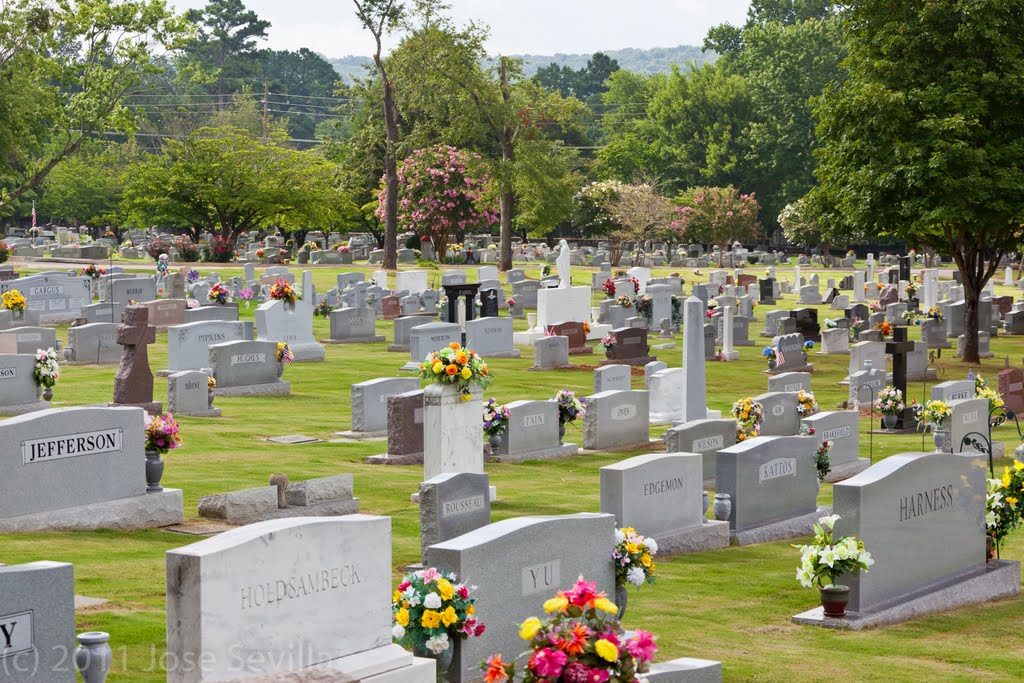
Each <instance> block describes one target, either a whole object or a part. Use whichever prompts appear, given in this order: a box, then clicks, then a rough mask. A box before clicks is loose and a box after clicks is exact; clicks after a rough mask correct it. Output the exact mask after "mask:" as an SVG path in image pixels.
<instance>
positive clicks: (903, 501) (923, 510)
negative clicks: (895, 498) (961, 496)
mask: <svg viewBox="0 0 1024 683" xmlns="http://www.w3.org/2000/svg"><path fill="white" fill-rule="evenodd" d="M952 505H953V485H952V484H946V485H945V486H937V487H935V488H933V489H931V490H928V491H918V492H917V493H912V494H910V495H909V496H903V497H902V498H900V521H901V522H906V521H907V520H909V519H913V518H915V517H921V516H923V515H927V514H928V513H929V512H938V511H939V510H945V509H946V508H949V507H952Z"/></svg>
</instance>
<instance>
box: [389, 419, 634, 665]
mask: <svg viewBox="0 0 1024 683" xmlns="http://www.w3.org/2000/svg"><path fill="white" fill-rule="evenodd" d="M476 408H477V411H476V412H477V413H479V406H476ZM477 417H478V421H479V415H478V416H477ZM477 429H478V430H479V425H478V426H477ZM614 527H615V520H614V518H613V517H612V516H611V515H604V514H594V513H585V512H583V513H578V514H574V515H562V516H553V517H515V518H512V519H505V520H502V521H500V522H494V523H493V524H488V525H487V526H484V527H481V528H479V529H476V530H474V531H470V532H469V533H466V534H463V535H462V536H457V537H456V538H452V539H450V540H447V541H443V542H441V543H438V544H436V545H432V546H430V547H428V548H427V551H426V554H425V557H424V564H426V565H427V566H431V567H444V568H446V569H450V570H452V571H454V572H455V573H456V574H458V576H459V577H460V578H461V577H465V578H466V580H467V581H472V582H473V583H474V584H476V585H477V586H478V588H477V590H476V592H475V594H474V595H475V597H476V599H477V603H476V605H477V612H478V614H481V615H483V614H494V615H502V616H501V617H498V618H496V619H492V620H491V621H490V622H489V623H488V624H487V631H486V632H485V633H484V634H483V635H482V636H481V637H479V638H470V639H468V640H460V641H456V648H455V662H454V663H453V664H452V667H451V669H450V670H449V672H448V680H449V681H451V683H469V682H470V681H478V680H480V670H479V669H478V668H477V666H478V664H479V663H480V662H481V661H482V660H484V659H486V658H487V657H489V656H490V655H491V654H493V653H495V652H503V653H504V652H519V651H520V650H521V649H522V646H523V641H522V640H520V638H519V633H518V631H519V624H521V623H522V621H523V620H524V619H526V618H527V617H530V616H535V615H537V612H538V608H539V606H540V604H541V603H542V602H544V601H545V600H547V599H548V598H549V597H554V595H555V593H556V592H558V591H560V590H568V589H569V588H572V586H573V584H575V582H576V579H577V577H579V576H583V577H586V579H587V580H588V581H594V582H595V583H596V584H597V590H599V591H604V592H606V593H607V594H608V595H614V593H615V576H614V571H613V569H612V563H611V561H610V555H609V552H608V548H610V547H612V545H613V544H614V543H615V536H614V531H615V529H614ZM383 574H384V575H386V577H387V578H388V579H390V573H389V572H387V571H385V572H383Z"/></svg>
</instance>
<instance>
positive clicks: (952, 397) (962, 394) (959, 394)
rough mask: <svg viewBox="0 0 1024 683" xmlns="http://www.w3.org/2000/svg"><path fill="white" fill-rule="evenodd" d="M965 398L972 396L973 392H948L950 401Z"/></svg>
mask: <svg viewBox="0 0 1024 683" xmlns="http://www.w3.org/2000/svg"><path fill="white" fill-rule="evenodd" d="M965 398H974V393H973V392H971V391H952V392H950V394H949V399H948V400H950V401H959V400H961V399H965Z"/></svg>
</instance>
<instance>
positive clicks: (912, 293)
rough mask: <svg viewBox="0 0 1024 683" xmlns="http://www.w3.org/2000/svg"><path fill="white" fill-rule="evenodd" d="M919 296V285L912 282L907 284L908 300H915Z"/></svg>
mask: <svg viewBox="0 0 1024 683" xmlns="http://www.w3.org/2000/svg"><path fill="white" fill-rule="evenodd" d="M916 296H917V283H916V282H914V281H913V280H911V281H910V282H908V283H907V298H908V299H913V298H914V297H916Z"/></svg>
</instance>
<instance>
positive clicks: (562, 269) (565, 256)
mask: <svg viewBox="0 0 1024 683" xmlns="http://www.w3.org/2000/svg"><path fill="white" fill-rule="evenodd" d="M555 265H556V266H558V288H559V289H566V288H568V287H572V281H571V280H570V278H569V243H568V242H566V241H565V240H562V241H561V242H559V243H558V258H557V259H555Z"/></svg>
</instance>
